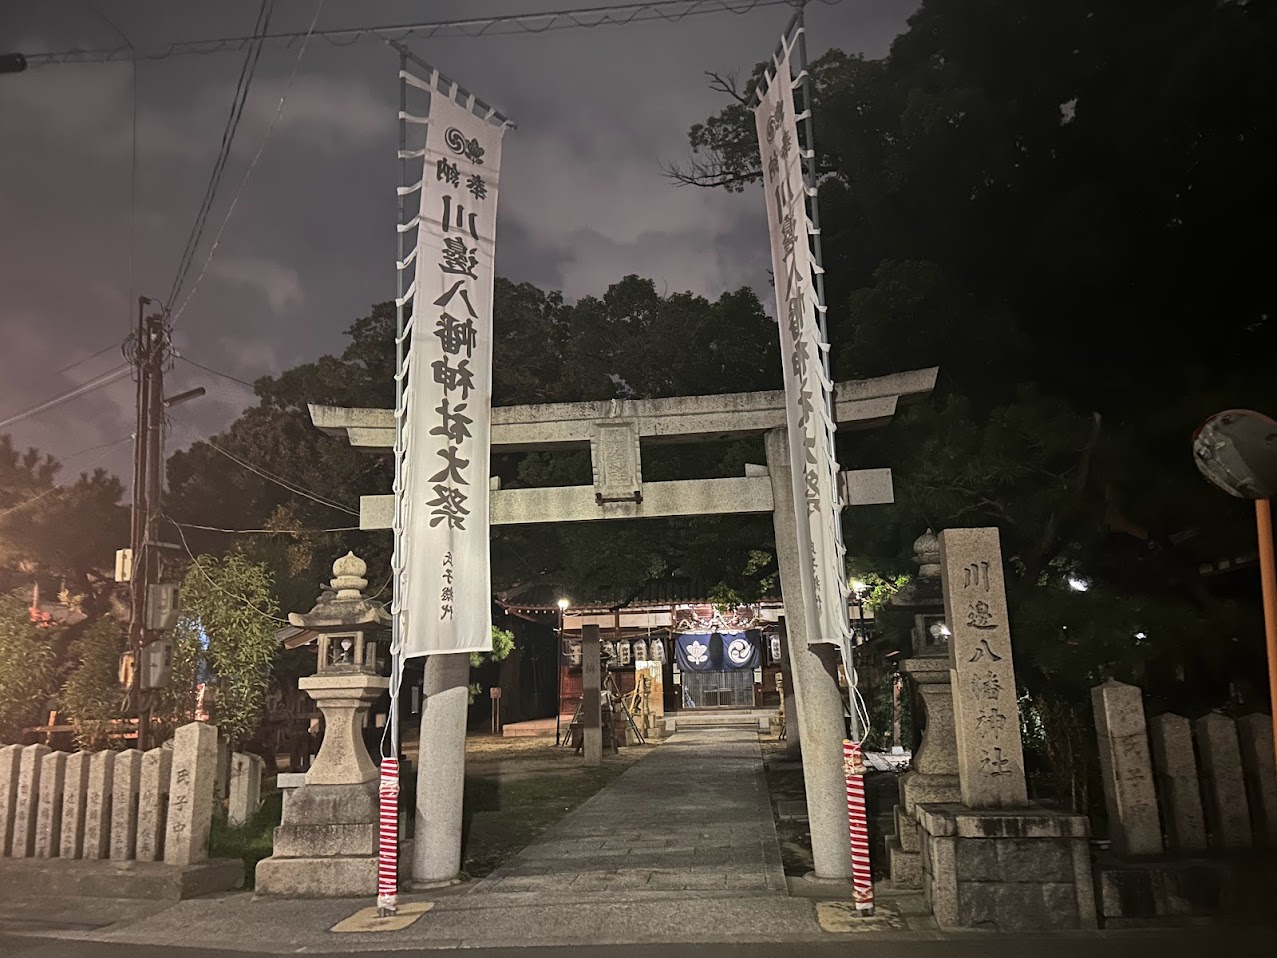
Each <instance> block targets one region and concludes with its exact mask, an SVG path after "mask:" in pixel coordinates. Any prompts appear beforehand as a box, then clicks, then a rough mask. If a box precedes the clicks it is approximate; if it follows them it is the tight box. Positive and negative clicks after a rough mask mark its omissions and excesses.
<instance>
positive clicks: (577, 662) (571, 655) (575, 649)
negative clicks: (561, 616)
mask: <svg viewBox="0 0 1277 958" xmlns="http://www.w3.org/2000/svg"><path fill="white" fill-rule="evenodd" d="M568 665H570V666H572V668H574V669H579V668H580V667H581V643H580V642H579V641H577V640H573V641H571V642H569V643H568Z"/></svg>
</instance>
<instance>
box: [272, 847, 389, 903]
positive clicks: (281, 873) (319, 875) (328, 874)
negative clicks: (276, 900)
mask: <svg viewBox="0 0 1277 958" xmlns="http://www.w3.org/2000/svg"><path fill="white" fill-rule="evenodd" d="M257 894H259V895H270V896H276V897H280V898H371V897H373V896H375V895H376V894H377V856H376V855H359V856H355V855H350V856H345V857H340V858H338V857H332V858H266V859H263V860H262V861H260V862H258V863H257Z"/></svg>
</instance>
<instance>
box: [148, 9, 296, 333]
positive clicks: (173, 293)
mask: <svg viewBox="0 0 1277 958" xmlns="http://www.w3.org/2000/svg"><path fill="white" fill-rule="evenodd" d="M274 8H275V3H274V0H262V4H261V6H260V7H259V8H258V11H257V22H256V24H255V25H254V26H253V37H252V39H253V41H254V42H253V43H252V44H251V45H250V46H249V49H248V54H247V56H245V57H244V62H243V64H242V65H241V66H240V70H239V79H238V80H236V82H235V92H234V94H233V95H232V96H231V110H230V114H229V115H228V116H227V118H226V126H225V127H224V128H223V130H222V143H221V146H220V147H219V149H218V153H217V159H216V160H215V161H214V163H213V172H212V173H211V174H210V175H209V179H208V185H207V186H206V187H205V188H204V198H203V200H201V201H200V207H199V209H198V210H197V211H196V213H195V222H194V223H193V224H192V225H191V232H190V235H189V236H188V237H187V240H186V246H185V248H184V249H183V250H182V255H181V257H180V258H179V260H178V265H177V275H176V276H174V277H173V286H172V289H170V290H169V295H168V299H167V300H166V301H165V302H166V303H167V305H168V308H169V309H172V308H173V305H174V303H175V302H176V301H177V297H178V295H179V294H180V293H181V291H182V284H183V283H184V282H185V281H186V274H187V273H188V272H189V271H190V268H191V264H192V262H194V259H195V251H196V250H197V249H198V248H199V243H200V239H202V238H203V236H204V227H205V226H206V225H207V223H208V215H209V213H211V212H212V209H213V200H214V198H215V197H216V195H217V188H218V186H219V185H220V184H221V182H222V174H223V173H224V172H225V170H226V162H227V160H229V159H230V155H231V144H232V143H233V142H234V140H235V133H236V131H237V130H238V129H239V122H240V119H241V117H243V115H244V104H245V103H247V102H248V90H249V87H250V86H252V83H253V75H254V73H256V71H257V61H258V60H259V59H260V58H261V55H262V43H261V37H262V35H263V34H265V32H266V30H267V29H268V28H269V26H270V18H271V14H272V13H273V12H274Z"/></svg>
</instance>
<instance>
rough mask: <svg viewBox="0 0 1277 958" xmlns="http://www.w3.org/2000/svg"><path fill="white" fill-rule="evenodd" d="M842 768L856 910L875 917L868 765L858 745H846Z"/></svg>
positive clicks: (843, 747) (850, 743)
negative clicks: (868, 802) (867, 800)
mask: <svg viewBox="0 0 1277 958" xmlns="http://www.w3.org/2000/svg"><path fill="white" fill-rule="evenodd" d="M842 766H843V774H844V775H845V776H846V779H847V825H848V827H849V828H850V830H851V881H852V887H853V889H854V899H855V903H856V910H857V911H863V912H869V913H872V912H873V908H874V886H873V878H872V877H871V873H870V870H869V824H868V820H867V819H866V817H865V763H864V762H863V761H862V759H861V757H860V745H859V744H858V743H856V742H846V741H844V742H843V743H842Z"/></svg>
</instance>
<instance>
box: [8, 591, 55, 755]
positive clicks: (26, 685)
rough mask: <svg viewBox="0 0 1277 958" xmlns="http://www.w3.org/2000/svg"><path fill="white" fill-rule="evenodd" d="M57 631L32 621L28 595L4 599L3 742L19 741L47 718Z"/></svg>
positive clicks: (52, 680)
mask: <svg viewBox="0 0 1277 958" xmlns="http://www.w3.org/2000/svg"><path fill="white" fill-rule="evenodd" d="M57 634H58V633H57V632H56V631H55V630H53V629H48V628H41V627H40V626H38V625H36V624H35V623H34V622H32V621H31V612H30V609H29V608H28V607H27V600H26V599H25V598H24V597H22V596H19V595H17V594H13V595H7V596H4V597H3V598H0V742H17V741H18V739H19V738H20V736H21V735H22V730H23V729H24V728H26V727H28V726H31V725H35V724H36V723H38V722H40V721H41V720H43V719H44V717H45V716H42V715H41V714H40V710H41V708H43V706H44V705H45V704H47V702H48V700H49V697H50V695H51V694H52V692H53V689H54V678H53V666H54V654H53V639H54V638H55V637H56V635H57Z"/></svg>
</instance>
